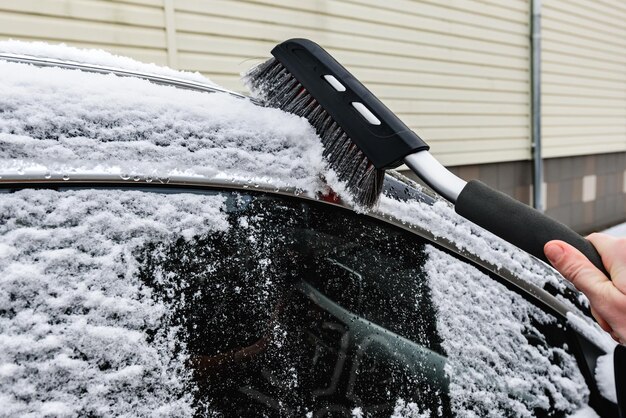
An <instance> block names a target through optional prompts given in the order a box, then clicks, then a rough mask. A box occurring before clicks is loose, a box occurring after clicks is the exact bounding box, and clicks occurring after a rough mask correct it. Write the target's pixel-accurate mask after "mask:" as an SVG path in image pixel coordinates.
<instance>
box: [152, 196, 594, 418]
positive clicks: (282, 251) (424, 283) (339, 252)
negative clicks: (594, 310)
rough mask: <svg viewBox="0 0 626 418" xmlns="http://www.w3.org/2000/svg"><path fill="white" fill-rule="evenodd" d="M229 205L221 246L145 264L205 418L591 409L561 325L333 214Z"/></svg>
mask: <svg viewBox="0 0 626 418" xmlns="http://www.w3.org/2000/svg"><path fill="white" fill-rule="evenodd" d="M227 196H228V197H227V200H226V201H227V204H226V212H227V213H228V222H229V224H230V227H229V228H228V229H227V230H226V231H220V232H218V233H211V234H208V235H205V236H200V237H196V238H195V239H193V240H179V241H177V242H175V243H170V244H167V243H153V244H151V245H148V246H146V248H145V249H144V251H143V252H142V253H141V256H140V265H141V268H140V277H141V279H142V281H143V282H144V283H145V284H146V285H147V286H148V287H150V288H152V289H154V290H155V295H157V296H156V297H159V298H161V300H163V301H165V302H166V304H167V305H169V306H170V307H171V314H170V316H169V319H168V321H169V323H168V326H169V327H173V328H175V329H177V330H178V331H177V332H178V341H179V342H180V344H181V352H186V353H187V354H188V356H189V357H188V361H187V364H188V365H189V370H190V371H191V373H192V375H193V382H194V385H195V388H196V391H195V405H196V407H197V408H198V409H197V410H198V411H201V412H199V414H200V415H202V414H206V413H208V412H211V413H215V414H217V415H221V416H249V415H258V416H294V415H307V416H391V415H392V414H395V415H396V416H418V417H422V416H424V417H427V416H453V415H456V416H494V417H496V416H498V417H501V416H567V415H568V414H569V413H571V412H573V411H575V410H576V409H578V407H579V406H580V405H581V404H582V403H583V402H585V401H586V397H587V396H588V390H587V388H586V385H585V383H584V379H583V378H582V376H581V374H580V372H579V370H578V368H577V366H576V362H575V360H574V358H573V357H572V355H570V354H569V352H568V347H567V345H566V343H565V340H564V338H559V337H558V336H559V335H562V334H563V327H564V324H563V323H561V322H560V321H558V320H557V319H556V318H554V317H552V316H550V315H549V314H547V313H544V312H543V311H541V310H540V309H538V308H536V307H535V306H533V305H532V304H530V303H528V302H527V301H525V300H524V299H523V298H521V297H520V296H518V295H516V294H514V293H512V292H510V291H509V290H507V289H506V288H504V286H502V285H500V284H498V283H497V282H495V281H494V280H492V279H491V278H490V277H488V276H487V275H485V274H484V273H483V272H481V271H479V270H478V269H476V268H474V267H472V266H470V265H468V264H466V263H464V262H461V261H459V259H458V258H456V257H454V256H452V255H450V254H448V253H446V252H445V251H442V250H441V249H438V248H437V247H436V246H433V245H432V244H430V243H428V242H426V241H424V240H422V239H421V238H418V237H416V236H415V235H413V234H410V233H408V232H406V231H403V230H401V229H399V228H396V227H392V226H390V225H388V224H385V223H382V222H379V221H375V220H372V219H370V218H367V217H365V216H360V215H357V214H354V213H352V212H349V211H346V210H342V209H339V208H336V207H331V206H328V205H320V204H315V203H307V202H304V201H298V200H289V199H283V198H277V197H272V196H266V195H257V194H248V193H240V192H233V193H228V194H227ZM359 414H360V415H359Z"/></svg>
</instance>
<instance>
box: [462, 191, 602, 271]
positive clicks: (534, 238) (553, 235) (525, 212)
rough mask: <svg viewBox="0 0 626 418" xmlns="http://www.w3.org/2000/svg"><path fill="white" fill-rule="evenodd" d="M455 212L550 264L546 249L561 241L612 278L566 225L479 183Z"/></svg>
mask: <svg viewBox="0 0 626 418" xmlns="http://www.w3.org/2000/svg"><path fill="white" fill-rule="evenodd" d="M455 210H456V212H457V213H458V214H459V215H461V216H463V217H464V218H466V219H469V220H470V221H472V222H474V223H475V224H477V225H480V226H482V227H483V228H485V229H486V230H488V231H490V232H492V233H494V234H495V235H497V236H499V237H500V238H502V239H504V240H506V241H508V242H510V243H511V244H513V245H515V246H517V247H519V248H521V249H522V250H524V251H526V252H528V253H530V254H532V255H534V256H535V257H537V258H539V259H541V260H543V261H545V262H547V263H548V264H550V262H549V261H548V260H547V259H546V256H545V254H544V253H543V247H544V245H545V244H546V243H547V242H548V241H552V240H554V239H558V240H561V241H565V242H567V243H568V244H570V245H572V246H574V247H575V248H577V249H578V250H579V251H580V252H581V253H583V254H584V255H585V257H587V258H588V259H589V261H591V262H592V263H593V265H594V266H596V267H597V268H598V269H600V271H602V272H603V273H604V274H606V276H607V277H610V276H609V274H608V273H607V271H606V269H605V268H604V265H603V264H602V258H601V257H600V254H598V251H596V249H595V247H594V246H593V245H592V244H591V242H589V241H588V240H586V239H585V238H583V237H581V236H580V235H578V234H577V233H576V232H574V231H572V230H571V229H570V228H569V227H567V226H565V225H564V224H562V223H560V222H558V221H556V220H554V219H552V218H550V217H548V216H546V215H544V214H543V213H541V212H539V211H537V210H535V209H533V208H531V207H530V206H528V205H525V204H524V203H522V202H519V201H517V200H515V199H513V198H511V197H509V196H508V195H506V194H504V193H501V192H499V191H497V190H494V189H492V188H490V187H489V186H487V185H485V184H484V183H481V182H480V181H477V180H472V181H470V182H468V183H467V185H466V186H465V187H464V188H463V190H462V191H461V194H460V195H459V197H458V198H457V201H456V203H455Z"/></svg>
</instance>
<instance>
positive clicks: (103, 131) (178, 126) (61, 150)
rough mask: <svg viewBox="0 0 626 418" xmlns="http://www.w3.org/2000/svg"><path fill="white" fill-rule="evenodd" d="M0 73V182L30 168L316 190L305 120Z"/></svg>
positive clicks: (104, 85)
mask: <svg viewBox="0 0 626 418" xmlns="http://www.w3.org/2000/svg"><path fill="white" fill-rule="evenodd" d="M0 74H2V77H0V91H2V95H0V114H1V115H2V117H0V175H2V173H3V172H4V173H6V172H18V173H24V172H28V171H29V170H30V168H32V167H35V168H36V169H37V170H38V171H39V172H46V171H47V172H50V173H53V174H54V173H62V174H68V175H69V176H71V175H72V174H73V173H75V172H77V171H81V172H89V171H99V172H113V173H119V174H120V176H124V173H126V178H128V176H131V177H134V176H135V175H144V176H151V177H168V176H170V175H172V174H179V175H190V176H204V177H207V178H218V179H222V180H239V181H249V182H253V181H254V182H257V181H258V182H262V183H271V184H272V185H273V186H276V187H294V188H300V189H303V190H308V191H310V192H314V191H315V190H317V189H318V188H321V187H322V186H320V183H319V180H318V177H319V174H320V173H321V172H323V169H324V164H323V163H322V156H321V154H322V151H321V144H320V142H319V140H318V138H317V136H316V135H315V132H314V131H313V128H311V126H310V125H309V124H308V123H307V122H306V121H305V120H304V119H302V118H299V117H296V116H293V115H290V114H287V113H284V112H281V111H279V110H275V109H268V108H261V107H258V106H255V105H254V104H253V103H252V102H250V101H249V100H247V99H240V98H236V97H232V96H230V95H228V94H222V93H201V92H193V91H189V90H181V89H176V88H173V87H165V86H159V85H155V84H151V83H149V82H147V81H145V80H141V79H134V78H127V77H117V76H114V75H101V74H91V73H85V72H80V71H68V70H62V69H59V68H39V67H34V66H31V65H25V64H17V63H8V62H3V61H0ZM42 170H43V171H42Z"/></svg>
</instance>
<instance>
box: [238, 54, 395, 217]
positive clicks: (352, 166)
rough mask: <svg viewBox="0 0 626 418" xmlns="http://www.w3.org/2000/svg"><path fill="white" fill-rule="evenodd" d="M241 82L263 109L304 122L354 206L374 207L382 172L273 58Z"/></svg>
mask: <svg viewBox="0 0 626 418" xmlns="http://www.w3.org/2000/svg"><path fill="white" fill-rule="evenodd" d="M244 82H245V83H246V85H247V86H248V88H249V89H250V91H251V92H252V93H253V94H254V95H255V96H257V97H258V98H259V99H260V100H262V101H263V102H264V104H265V105H266V106H270V107H275V108H278V109H281V110H284V111H285V112H289V113H293V114H295V115H298V116H302V117H304V118H306V119H307V120H308V121H309V123H310V124H311V125H312V126H313V127H314V128H315V131H316V132H317V134H318V135H319V137H320V138H321V140H322V145H323V147H324V158H325V159H326V161H327V162H328V165H329V166H330V168H332V169H333V170H334V171H335V173H336V174H337V176H338V178H339V180H341V181H343V182H344V183H345V184H346V187H347V189H348V191H349V192H350V193H351V194H352V197H353V198H354V200H355V202H356V203H357V204H359V205H362V206H365V207H372V206H374V205H375V204H376V202H377V201H378V197H379V196H380V193H381V191H382V186H383V181H384V177H385V170H379V169H376V167H374V166H373V164H372V163H371V162H370V160H369V159H368V158H367V157H366V156H365V154H363V152H361V151H360V150H359V149H358V147H357V146H356V145H355V144H354V143H353V142H352V140H351V139H350V138H349V137H348V135H346V134H345V132H343V130H342V129H341V127H340V126H339V124H337V122H335V120H333V118H332V117H331V116H330V115H329V114H328V113H327V112H326V111H325V110H324V108H322V106H321V105H320V104H319V103H318V102H317V101H316V100H315V98H314V97H313V96H311V94H309V92H308V91H307V90H306V89H305V88H304V87H303V86H302V85H301V84H300V83H299V82H298V80H296V79H295V78H294V77H293V76H292V75H291V73H289V71H288V70H287V69H286V68H285V67H284V66H283V65H282V64H281V63H280V62H279V61H278V60H276V58H271V59H269V60H268V61H266V62H264V63H262V64H259V65H257V66H256V67H254V68H252V69H251V70H250V71H248V73H247V74H245V76H244Z"/></svg>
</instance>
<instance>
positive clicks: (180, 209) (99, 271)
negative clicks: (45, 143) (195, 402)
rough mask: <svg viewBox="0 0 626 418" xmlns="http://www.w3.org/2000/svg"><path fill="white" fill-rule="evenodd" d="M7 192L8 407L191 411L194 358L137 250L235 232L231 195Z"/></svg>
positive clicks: (3, 275) (0, 384) (0, 381)
mask: <svg viewBox="0 0 626 418" xmlns="http://www.w3.org/2000/svg"><path fill="white" fill-rule="evenodd" d="M0 196H1V198H0V288H1V289H2V292H0V405H2V408H1V409H0V415H1V416H7V417H8V416H12V417H13V416H32V417H39V416H50V415H54V416H59V417H61V416H151V417H153V416H164V417H165V416H167V417H170V416H190V415H191V414H192V409H191V402H192V396H193V394H192V393H190V392H187V390H186V389H187V388H186V387H185V385H186V382H187V381H188V379H189V376H188V373H189V372H188V371H187V370H186V369H185V368H184V361H185V355H184V353H183V354H178V355H174V354H173V344H172V338H174V336H175V331H174V330H169V329H167V328H165V327H162V326H161V324H162V323H163V322H164V321H165V319H166V316H167V314H168V307H167V306H165V305H163V304H162V303H159V302H156V301H155V300H153V298H151V293H150V291H149V290H148V288H147V287H144V286H142V285H141V283H140V282H139V280H138V279H137V277H136V271H137V268H138V265H137V261H136V258H135V252H136V251H137V250H139V249H141V248H142V247H143V246H144V245H145V244H146V243H148V242H151V241H158V242H168V241H172V240H176V239H179V238H180V237H186V238H191V237H193V236H195V235H199V234H205V233H207V232H208V231H215V230H224V229H226V228H227V225H228V224H227V223H226V220H225V217H224V215H223V214H222V213H221V212H220V208H221V207H222V206H223V199H222V198H221V197H219V196H206V195H191V194H171V195H167V199H164V198H163V195H160V194H156V193H143V192H138V191H119V190H117V191H116V190H108V191H107V190H83V191H65V192H56V191H46V190H23V191H19V192H16V193H12V194H2V195H0ZM148 333H150V334H151V335H153V334H154V335H153V336H151V337H150V338H149V337H148ZM155 333H156V334H155Z"/></svg>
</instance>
